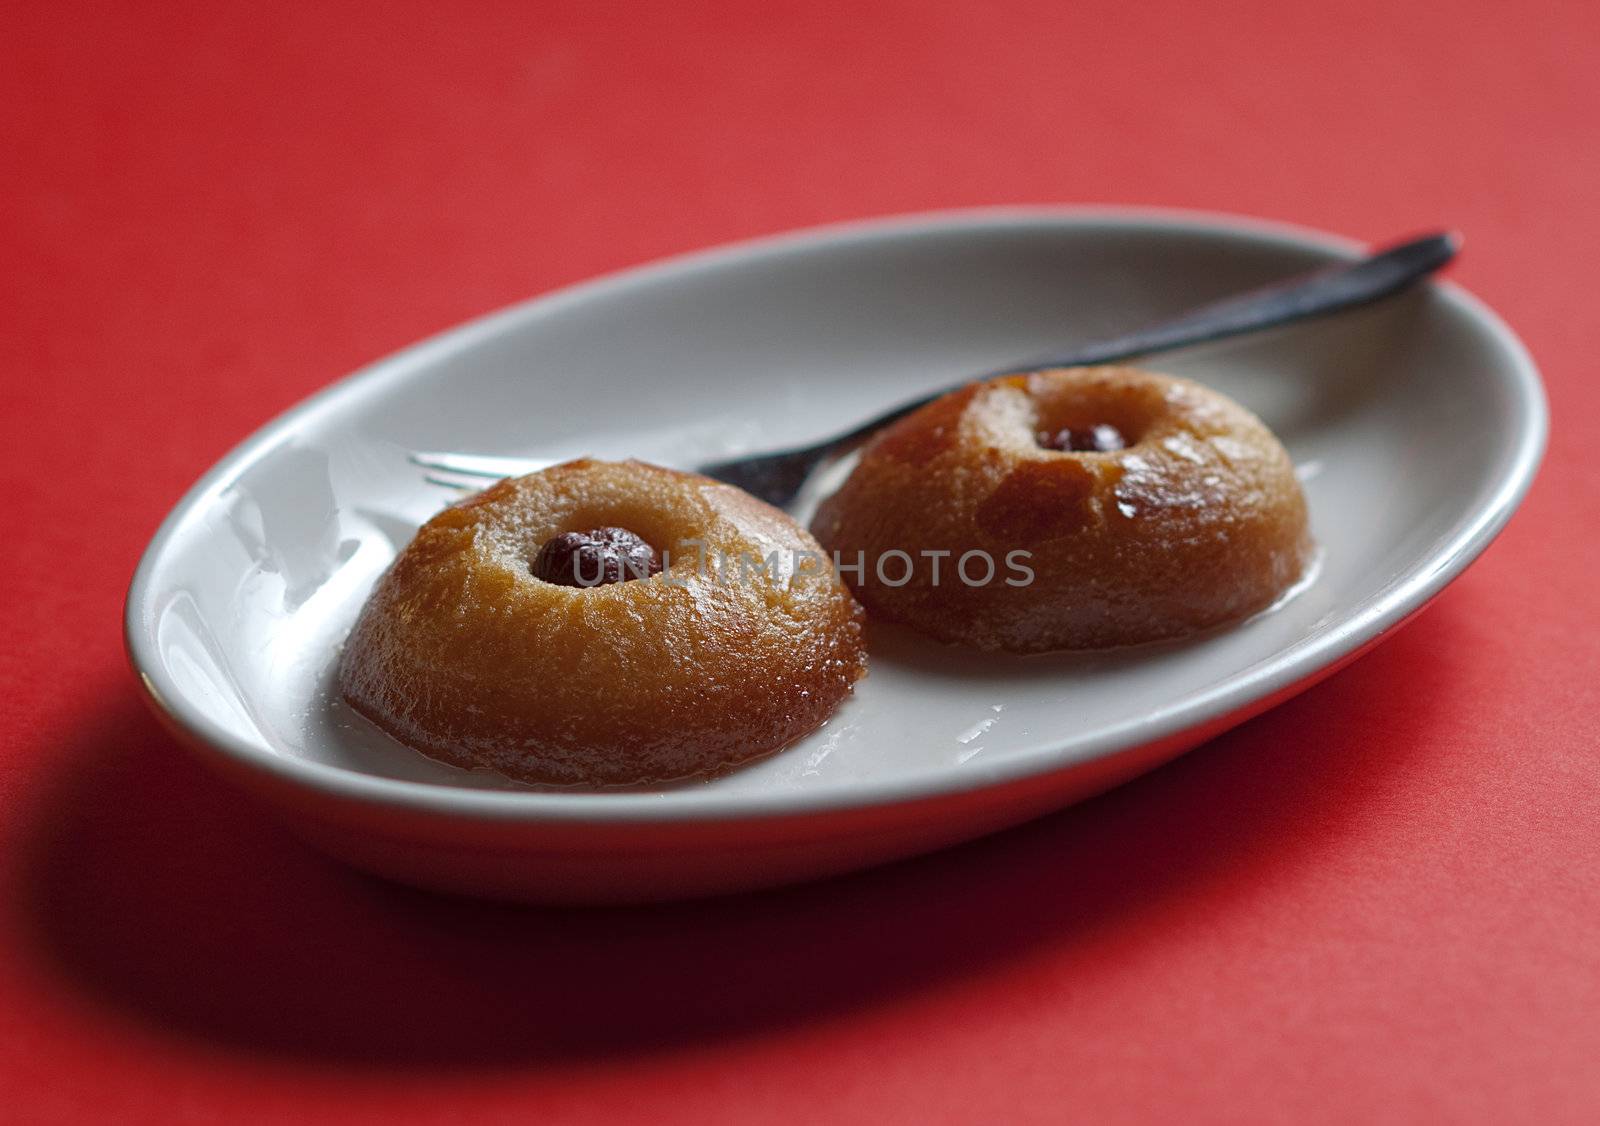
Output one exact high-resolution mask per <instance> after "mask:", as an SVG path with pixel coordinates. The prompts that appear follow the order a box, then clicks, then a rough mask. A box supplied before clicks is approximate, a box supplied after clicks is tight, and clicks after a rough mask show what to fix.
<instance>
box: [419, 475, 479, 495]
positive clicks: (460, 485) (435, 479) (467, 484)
mask: <svg viewBox="0 0 1600 1126" xmlns="http://www.w3.org/2000/svg"><path fill="white" fill-rule="evenodd" d="M422 479H423V480H424V481H426V482H428V484H430V485H441V486H443V487H444V488H446V489H457V490H459V491H460V492H463V493H475V492H477V491H478V490H479V489H481V488H483V482H482V481H481V480H474V481H456V480H453V479H451V478H449V477H441V476H440V475H439V474H437V473H424V474H423V475H422Z"/></svg>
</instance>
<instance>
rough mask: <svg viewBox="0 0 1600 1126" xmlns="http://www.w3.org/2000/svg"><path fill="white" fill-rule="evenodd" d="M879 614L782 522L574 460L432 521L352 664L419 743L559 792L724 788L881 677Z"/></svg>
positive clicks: (368, 703)
mask: <svg viewBox="0 0 1600 1126" xmlns="http://www.w3.org/2000/svg"><path fill="white" fill-rule="evenodd" d="M861 616H862V615H861V608H860V607H859V606H858V605H857V604H856V602H855V600H854V599H853V598H852V597H851V595H850V592H849V591H848V590H847V589H846V588H845V586H844V585H843V584H842V583H841V582H840V581H839V579H838V577H837V576H836V575H835V574H834V572H833V569H832V568H831V566H828V565H827V564H826V562H825V561H824V557H823V556H822V554H821V552H820V549H819V547H818V545H817V543H816V541H815V540H813V539H812V538H811V536H810V535H809V534H808V533H807V532H806V530H805V529H804V528H803V527H801V526H800V525H798V524H796V523H795V522H794V521H793V520H792V519H790V518H789V517H788V516H787V515H785V514H784V513H783V512H780V511H779V510H777V509H775V508H772V507H771V506H769V505H767V504H764V503H762V502H761V501H758V500H756V499H755V498H753V497H751V496H750V495H748V494H747V493H744V492H742V491H740V490H739V489H736V488H733V487H732V486H729V485H725V484H721V483H720V482H717V481H713V480H711V479H709V478H706V477H701V476H698V475H696V474H692V473H680V472H677V471H674V470H670V469H662V468H660V467H657V466H653V465H646V464H644V463H642V462H636V461H626V462H601V461H592V460H580V461H571V462H567V463H565V464H563V465H557V466H554V467H552V468H550V469H546V470H544V471H542V472H539V473H534V474H531V475H529V476H526V477H519V478H515V479H512V480H506V481H501V482H499V483H498V484H496V485H494V486H492V487H490V488H488V489H486V490H484V491H483V492H482V493H480V494H478V495H476V496H474V497H472V498H471V499H469V500H466V501H464V502H462V503H460V504H457V505H454V506H452V507H450V508H447V509H445V510H444V511H443V512H441V513H439V514H438V515H437V516H435V517H434V518H433V519H432V520H430V521H428V523H426V524H425V525H423V527H422V529H421V530H420V531H418V533H417V535H416V538H415V539H413V540H412V541H411V543H410V545H408V546H407V547H406V548H405V550H404V551H402V552H401V553H400V555H399V557H398V558H397V559H396V560H395V562H394V565H393V566H392V567H391V568H390V569H389V571H388V572H387V573H386V574H385V575H384V576H383V577H382V578H381V579H380V580H379V582H378V585H377V588H376V589H375V590H374V591H373V593H372V596H371V599H370V600H369V601H368V603H367V605H366V608H365V609H364V610H363V612H362V614H361V617H360V619H359V620H358V621H357V623H356V626H355V629H354V631H353V632H352V634H351V635H350V639H349V642H348V643H347V645H346V647H345V651H344V655H343V658H342V660H341V662H340V667H339V683H340V687H341V690H342V692H343V694H344V697H345V699H346V700H348V701H349V702H350V704H351V705H352V706H354V707H355V708H356V710H357V711H359V712H361V713H362V714H363V715H365V716H367V717H368V718H370V719H371V720H373V721H374V722H376V723H377V724H378V725H379V726H380V727H382V728H384V729H385V730H386V731H388V732H389V733H390V734H392V735H394V736H395V737H396V738H398V739H399V740H400V741H401V742H404V743H406V744H408V745H409V746H411V747H413V748H415V749H417V750H419V751H422V752H424V753H425V754H428V755H429V756H432V757H435V758H439V759H442V760H444V761H447V762H450V763H454V764H456V765H459V766H464V767H487V768H490V769H493V770H496V771H498V772H500V773H501V774H504V775H506V776H507V777H509V778H513V779H517V780H520V781H525V782H533V783H544V784H554V785H581V786H591V787H594V786H616V785H640V784H648V783H655V782H664V781H670V780H675V779H682V778H689V777H694V776H704V775H712V774H715V773H718V772H720V771H723V770H725V769H727V768H729V767H731V766H734V765H736V764H738V763H741V762H745V761H747V760H750V759H753V758H757V757H760V756H762V755H765V754H768V753H770V752H772V751H775V750H778V749H779V748H781V747H784V746H786V745H788V744H790V743H792V742H794V741H795V740H797V739H799V738H801V737H802V736H804V735H806V734H808V733H810V732H811V731H814V730H815V729H816V728H817V727H819V726H820V725H821V724H822V723H823V722H824V721H825V720H826V719H827V718H828V716H829V715H830V714H831V713H832V712H833V710H834V708H835V707H836V706H837V705H838V704H839V703H840V701H841V700H843V699H844V698H845V697H846V696H847V695H849V693H850V691H851V688H852V686H853V685H854V684H855V682H856V680H857V679H858V678H859V677H861V676H862V674H863V673H864V672H865V669H866V657H865V653H864V649H863V643H862V628H861Z"/></svg>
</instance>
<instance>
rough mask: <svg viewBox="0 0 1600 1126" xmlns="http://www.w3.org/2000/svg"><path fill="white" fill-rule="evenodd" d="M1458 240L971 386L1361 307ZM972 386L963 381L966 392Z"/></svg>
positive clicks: (1339, 270) (1404, 247) (1338, 268)
mask: <svg viewBox="0 0 1600 1126" xmlns="http://www.w3.org/2000/svg"><path fill="white" fill-rule="evenodd" d="M1460 249H1461V238H1460V236H1459V235H1457V234H1455V233H1454V232H1436V233H1434V234H1428V235H1423V236H1422V237H1420V238H1415V239H1411V240H1410V241H1408V242H1403V243H1399V244H1397V245H1395V246H1391V247H1388V248H1387V249H1384V250H1380V251H1376V252H1374V253H1372V254H1370V255H1368V256H1367V257H1365V258H1360V259H1357V260H1356V261H1354V262H1345V263H1340V264H1337V265H1334V266H1328V267H1325V268H1323V269H1320V270H1315V271H1313V272H1311V273H1309V274H1301V275H1299V276H1297V277H1293V278H1289V279H1288V280H1286V281H1281V282H1277V283H1275V284H1273V285H1268V286H1264V287H1262V288H1261V289H1255V290H1251V291H1249V292H1248V293H1242V294H1237V295H1235V296H1233V297H1228V298H1225V299H1224V300H1221V301H1217V302H1213V303H1212V304H1209V305H1201V306H1200V307H1199V308H1196V309H1190V310H1188V311H1187V312H1184V313H1180V314H1179V315H1178V316H1176V317H1174V318H1172V319H1171V320H1165V321H1159V322H1157V323H1155V324H1152V325H1147V326H1145V327H1144V328H1137V329H1134V330H1133V331H1132V332H1125V333H1122V334H1121V335H1119V336H1113V337H1109V338H1108V339H1105V340H1097V341H1094V342H1093V343H1090V344H1085V345H1082V346H1081V347H1078V348H1074V349H1072V350H1071V351H1068V352H1063V353H1057V354H1054V355H1049V356H1043V357H1040V358H1039V359H1036V360H1030V361H1028V362H1026V363H1020V364H1013V365H1011V366H1010V367H1005V368H1001V369H999V370H998V371H992V372H989V373H988V374H987V375H982V376H978V377H977V378H978V379H980V380H981V379H996V378H999V377H1000V376H1005V375H1018V374H1021V373H1023V372H1030V371H1039V370H1040V369H1042V368H1056V367H1081V366H1083V365H1086V364H1105V363H1111V362H1113V361H1115V360H1128V359H1132V358H1134V357H1135V356H1145V355H1149V354H1150V353H1152V352H1165V351H1169V350H1171V349H1173V348H1184V347H1188V346H1189V345H1193V344H1205V343H1207V342H1209V341H1212V340H1224V339H1226V338H1228V337H1230V336H1239V335H1241V334H1243V333H1247V332H1260V331H1261V330H1263V329H1268V328H1276V327H1278V326H1279V325H1286V324H1292V323H1294V322H1295V321H1303V320H1307V319H1308V318H1311V317H1320V316H1325V315H1326V314H1328V313H1337V312H1340V311H1341V310H1344V309H1353V308H1355V307H1356V306H1358V305H1366V304H1369V303H1371V302H1373V301H1377V300H1379V299H1380V298H1383V297H1387V296H1389V295H1390V294H1391V293H1394V292H1396V291H1398V290H1401V289H1404V288H1405V287H1406V286H1408V285H1410V284H1412V283H1413V282H1415V281H1418V280H1420V279H1422V278H1425V277H1427V276H1428V275H1429V274H1431V273H1433V272H1434V271H1436V270H1438V269H1439V268H1440V267H1441V266H1443V265H1444V264H1445V263H1447V262H1449V261H1450V260H1451V259H1452V258H1454V257H1455V256H1456V253H1457V251H1459V250H1460ZM970 382H972V380H970V379H968V380H963V381H962V383H961V386H965V385H966V384H967V383H970ZM948 390H950V389H946V390H945V391H938V392H935V393H934V394H932V395H925V396H923V397H922V398H920V399H917V400H915V401H914V402H909V403H904V404H902V405H900V406H898V407H895V408H893V409H892V410H889V411H886V412H885V413H884V414H881V415H879V416H878V417H877V418H874V419H872V420H871V421H869V422H865V423H863V424H862V425H860V426H858V427H856V428H855V429H854V430H851V431H850V432H849V433H847V434H841V435H839V436H838V437H836V438H833V439H830V440H829V441H828V442H827V443H825V444H826V445H827V446H829V447H838V446H842V445H845V444H848V443H852V442H856V441H859V440H860V439H862V438H865V437H867V436H868V435H869V434H872V433H873V432H875V431H877V430H880V429H882V428H883V427H885V426H887V425H888V424H889V423H891V422H894V421H896V420H897V419H900V418H903V417H905V416H906V415H908V414H910V413H911V412H912V411H914V410H916V409H917V408H918V407H922V406H926V405H927V404H928V403H931V402H933V400H935V399H937V398H939V396H940V395H943V394H946V393H948Z"/></svg>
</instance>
